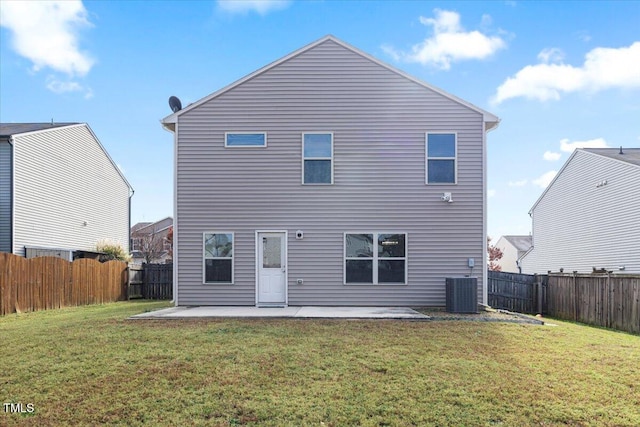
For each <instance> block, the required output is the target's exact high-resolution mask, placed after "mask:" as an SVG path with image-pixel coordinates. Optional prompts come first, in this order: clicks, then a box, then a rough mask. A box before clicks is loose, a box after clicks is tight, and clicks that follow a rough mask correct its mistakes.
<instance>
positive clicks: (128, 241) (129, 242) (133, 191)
mask: <svg viewBox="0 0 640 427" xmlns="http://www.w3.org/2000/svg"><path fill="white" fill-rule="evenodd" d="M129 189H130V190H131V192H130V193H129V231H128V234H129V237H128V240H127V247H128V248H129V251H128V252H129V254H131V198H132V197H133V195H134V194H135V193H136V190H134V189H133V188H131V187H129Z"/></svg>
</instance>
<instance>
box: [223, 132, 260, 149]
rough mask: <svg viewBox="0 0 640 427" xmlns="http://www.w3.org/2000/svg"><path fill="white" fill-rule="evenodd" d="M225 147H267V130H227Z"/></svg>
mask: <svg viewBox="0 0 640 427" xmlns="http://www.w3.org/2000/svg"><path fill="white" fill-rule="evenodd" d="M224 146H225V147H266V146H267V133H266V132H226V133H225V134H224Z"/></svg>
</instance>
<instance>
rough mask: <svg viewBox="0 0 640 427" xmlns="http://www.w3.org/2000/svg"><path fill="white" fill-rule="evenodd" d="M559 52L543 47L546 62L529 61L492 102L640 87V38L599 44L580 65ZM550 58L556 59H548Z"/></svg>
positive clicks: (556, 97) (542, 56)
mask: <svg viewBox="0 0 640 427" xmlns="http://www.w3.org/2000/svg"><path fill="white" fill-rule="evenodd" d="M557 52H559V51H557V50H553V49H545V50H544V51H542V52H541V53H540V54H539V55H538V58H539V59H540V60H541V61H543V62H542V63H540V64H537V65H527V66H526V67H524V68H523V69H521V70H520V71H518V72H517V73H516V74H515V76H513V77H509V78H508V79H507V80H506V81H505V82H504V83H502V85H500V87H498V89H497V92H496V94H495V96H494V97H493V99H492V100H491V101H492V103H494V104H499V103H501V102H503V101H505V100H507V99H510V98H517V97H525V98H527V99H537V100H539V101H547V100H558V99H560V96H561V95H562V94H564V93H570V92H577V91H586V92H597V91H600V90H605V89H609V88H627V89H631V88H640V67H638V64H639V63H640V42H634V43H633V44H632V45H630V46H629V47H621V48H618V49H613V48H603V47H599V48H595V49H593V50H591V51H590V52H588V53H587V55H586V56H585V61H584V64H582V65H581V66H580V67H574V66H573V65H568V64H564V63H562V58H561V57H559V56H558V55H557ZM550 60H553V61H555V62H554V63H548V62H545V61H550Z"/></svg>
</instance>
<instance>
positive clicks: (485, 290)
mask: <svg viewBox="0 0 640 427" xmlns="http://www.w3.org/2000/svg"><path fill="white" fill-rule="evenodd" d="M483 123H484V129H483V132H482V252H483V256H482V305H485V306H486V305H488V304H489V292H488V286H489V281H488V274H487V270H488V269H489V266H488V260H487V258H488V256H487V211H488V209H487V134H488V133H489V132H491V131H492V130H494V129H496V128H497V127H498V125H499V124H500V119H498V120H497V121H496V122H491V123H493V125H492V126H491V127H487V124H488V123H490V122H487V121H484V120H483Z"/></svg>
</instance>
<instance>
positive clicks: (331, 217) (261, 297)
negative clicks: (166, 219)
mask: <svg viewBox="0 0 640 427" xmlns="http://www.w3.org/2000/svg"><path fill="white" fill-rule="evenodd" d="M498 121H499V119H498V118H497V117H496V116H494V115H492V114H490V113H488V112H486V111H484V110H481V109H480V108H478V107H475V106H473V105H471V104H469V103H468V102H465V101H463V100H461V99H459V98H456V97H454V96H452V95H449V94H447V93H445V92H443V91H442V90H440V89H437V88H434V87H432V86H430V85H428V84H426V83H424V82H422V81H420V80H418V79H416V78H414V77H411V76H409V75H407V74H405V73H404V72H402V71H399V70H397V69H395V68H393V67H391V66H389V65H387V64H385V63H383V62H381V61H379V60H378V59H375V58H373V57H372V56H370V55H368V54H366V53H363V52H361V51H359V50H358V49H356V48H354V47H352V46H350V45H348V44H346V43H344V42H342V41H340V40H338V39H336V38H334V37H332V36H327V37H324V38H322V39H320V40H318V41H316V42H314V43H311V44H309V45H307V46H305V47H303V48H301V49H299V50H297V51H295V52H293V53H291V54H289V55H287V56H285V57H284V58H282V59H280V60H278V61H276V62H273V63H271V64H269V65H267V66H266V67H264V68H262V69H260V70H258V71H256V72H254V73H252V74H250V75H248V76H246V77H244V78H242V79H240V80H238V81H237V82H235V83H233V84H231V85H229V86H227V87H225V88H223V89H221V90H219V91H217V92H215V93H213V94H211V95H209V96H207V97H205V98H203V99H201V100H199V101H196V102H194V103H193V104H191V105H189V106H188V107H186V108H184V109H183V110H181V111H178V112H175V113H174V114H171V115H170V116H168V117H166V118H164V119H163V120H162V123H163V125H164V127H165V128H166V129H168V130H170V131H172V132H173V133H174V137H175V160H176V176H175V213H174V220H175V221H174V226H175V229H174V233H175V234H174V241H175V244H174V274H175V279H177V280H174V285H175V286H176V289H175V290H174V298H175V299H176V301H175V302H176V305H178V304H179V305H258V306H269V305H276V306H282V305H324V306H337V305H360V306H365V305H374V306H380V305H384V306H407V305H409V306H443V305H444V304H445V278H446V277H449V276H458V277H460V276H464V275H470V274H471V275H473V276H477V277H478V282H479V288H478V293H479V295H478V296H479V298H478V300H479V301H483V302H485V303H486V286H484V284H485V280H486V237H485V236H486V202H487V200H486V140H485V137H486V133H487V131H489V130H491V129H493V128H495V127H496V126H497V125H498ZM470 265H473V268H470Z"/></svg>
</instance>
